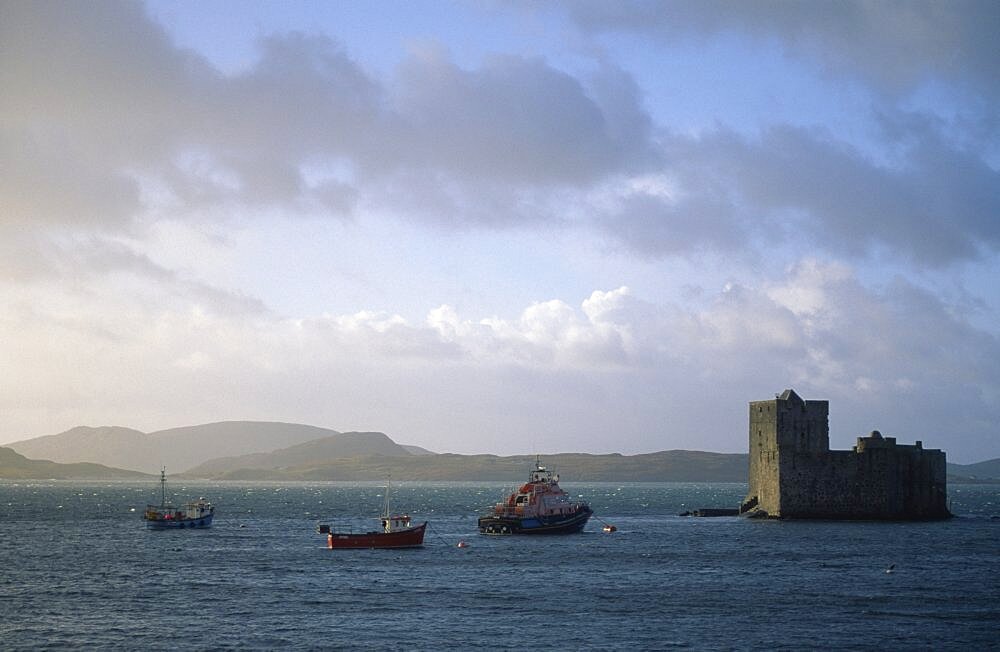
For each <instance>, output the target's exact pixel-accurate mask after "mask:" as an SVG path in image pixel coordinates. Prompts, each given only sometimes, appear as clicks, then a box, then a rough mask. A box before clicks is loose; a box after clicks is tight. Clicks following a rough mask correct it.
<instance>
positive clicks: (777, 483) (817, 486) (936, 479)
mask: <svg viewBox="0 0 1000 652" xmlns="http://www.w3.org/2000/svg"><path fill="white" fill-rule="evenodd" d="M828 412H829V405H828V403H827V401H803V400H802V399H801V398H800V397H799V396H798V395H796V394H795V392H794V391H792V390H786V391H785V393H784V394H782V395H781V396H779V397H776V398H775V399H774V400H769V401H754V402H752V403H750V419H749V422H750V433H749V435H750V469H749V491H748V494H747V497H746V499H745V501H744V503H743V505H742V506H741V512H748V511H759V512H764V513H766V514H767V515H768V516H772V517H777V518H858V519H921V518H943V517H946V516H948V515H949V514H948V509H947V496H946V482H947V469H946V459H945V454H944V452H942V451H940V450H925V449H924V448H923V447H922V445H921V443H920V442H917V443H916V445H912V446H907V445H897V444H896V440H895V439H893V438H891V437H888V438H883V437H882V436H881V435H880V434H879V433H877V432H873V433H872V435H871V436H869V437H860V438H858V440H857V445H856V446H855V447H854V450H852V451H831V450H829V420H828Z"/></svg>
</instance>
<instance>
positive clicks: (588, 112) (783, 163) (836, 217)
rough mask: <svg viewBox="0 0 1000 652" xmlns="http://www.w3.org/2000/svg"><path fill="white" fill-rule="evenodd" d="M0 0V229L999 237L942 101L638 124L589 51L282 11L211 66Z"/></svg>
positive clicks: (976, 245)
mask: <svg viewBox="0 0 1000 652" xmlns="http://www.w3.org/2000/svg"><path fill="white" fill-rule="evenodd" d="M879 6H881V5H879ZM909 6H910V5H904V6H902V7H901V8H900V11H902V12H903V14H905V15H906V16H910V17H911V18H912V19H913V21H916V22H915V23H914V25H911V27H910V29H911V32H912V33H911V32H907V34H908V36H907V35H905V34H901V33H900V34H896V33H895V32H892V31H891V30H890V35H889V36H890V38H896V39H898V40H900V42H902V41H904V40H905V39H906V38H918V37H921V36H924V37H925V36H926V34H925V32H926V29H925V27H922V25H925V21H926V20H928V18H926V17H922V16H920V15H916V14H918V12H915V11H913V10H911V9H909V8H908V7H909ZM573 7H576V8H575V9H573V10H572V13H573V15H574V16H576V17H577V18H578V20H579V21H580V22H581V24H586V25H590V26H592V27H594V29H597V24H598V21H597V18H600V24H601V25H604V26H605V28H608V29H612V28H614V29H619V28H620V29H637V30H642V29H653V30H655V29H659V28H660V27H661V26H665V27H663V28H664V29H666V28H669V29H670V30H681V31H684V30H692V29H696V30H708V31H712V32H714V31H715V30H718V29H723V28H727V27H731V28H736V27H738V26H741V27H742V28H744V29H750V30H751V31H753V30H758V31H761V30H763V31H767V30H776V31H778V32H781V33H785V32H788V33H789V34H792V35H794V34H798V33H799V32H802V33H806V32H808V33H809V34H811V36H810V39H811V40H810V42H813V41H815V42H817V43H821V44H826V47H829V48H833V47H834V45H831V44H836V43H840V40H838V39H840V38H841V37H843V38H846V34H848V31H846V27H844V25H845V22H844V21H847V20H848V19H849V18H850V17H851V16H853V17H854V18H853V20H857V21H859V23H860V24H862V25H864V26H869V25H870V24H872V21H875V24H880V23H879V22H878V21H881V20H883V18H880V17H878V16H874V17H873V15H874V14H877V13H878V12H879V11H881V10H879V9H878V8H877V7H874V6H873V5H858V6H856V7H855V10H854V12H853V13H852V11H851V10H849V9H845V10H843V11H837V12H833V13H834V14H836V17H835V18H836V19H835V20H833V21H832V22H833V25H831V26H828V27H821V24H822V23H821V22H820V21H818V20H817V21H814V22H810V21H808V20H807V18H810V17H811V16H812V12H814V11H820V10H819V9H813V8H812V7H813V5H806V6H797V7H795V8H792V11H791V12H789V13H791V14H792V16H790V17H782V16H779V13H781V12H771V11H770V10H768V11H763V13H762V14H761V15H757V14H755V13H754V12H749V11H745V10H736V9H734V8H733V7H729V9H730V10H731V11H722V12H718V14H719V15H716V12H711V11H708V10H707V9H703V8H702V5H690V4H686V3H682V4H679V5H672V4H666V5H660V4H656V3H653V4H643V3H640V4H638V5H634V6H630V8H629V10H628V11H627V12H624V13H618V10H617V9H616V8H613V7H609V6H605V5H600V6H598V7H597V8H595V7H593V6H588V5H579V6H578V7H577V6H576V5H573ZM786 9H788V8H786V7H783V9H782V11H783V12H784V11H785V10H786ZM5 11H6V13H5V20H4V21H3V26H2V27H0V29H2V30H3V32H2V33H0V37H2V38H0V42H3V43H4V53H5V56H4V57H3V59H2V63H0V82H2V85H3V87H4V89H5V92H4V93H3V95H2V96H0V116H2V118H3V120H2V122H0V124H2V125H3V126H2V127H0V163H2V165H3V167H4V169H5V170H8V171H9V172H8V173H7V174H4V175H2V176H0V229H4V230H5V231H6V232H8V233H12V232H14V231H17V232H18V233H23V232H24V231H26V230H38V229H51V228H60V229H75V230H79V231H84V232H87V233H90V234H94V235H97V234H104V235H106V236H107V235H112V236H113V235H114V234H117V233H122V232H126V233H135V232H136V231H137V230H141V228H142V226H143V225H144V224H146V223H149V222H150V221H153V220H156V219H159V218H160V217H162V216H164V215H169V216H170V217H171V218H172V219H189V220H198V219H207V216H210V215H214V216H216V217H212V218H211V219H223V220H227V219H233V218H232V217H231V216H233V215H242V216H249V215H254V214H259V213H261V212H267V211H273V210H275V209H276V210H277V212H280V213H284V214H286V215H296V214H308V215H322V216H329V217H332V218H333V219H345V218H348V217H352V216H358V215H361V214H370V213H375V214H386V213H388V214H391V215H395V216H398V218H399V219H403V220H422V221H425V222H430V223H433V224H436V225H445V226H448V227H452V228H454V227H458V228H463V227H469V226H473V227H479V226H486V227H489V228H502V227H507V226H510V225H522V226H523V225H533V224H535V225H537V224H550V223H552V224H560V225H570V224H572V225H574V226H576V227H581V226H582V227H586V226H587V225H597V226H598V228H599V229H600V230H601V231H603V232H605V233H608V234H611V235H612V237H613V238H614V239H615V240H616V241H617V242H618V243H619V244H620V245H621V246H622V247H624V248H626V249H627V250H631V251H635V252H638V253H640V254H642V255H644V256H646V257H648V258H651V259H655V258H659V257H664V256H691V255H697V253H698V252H705V251H714V252H722V253H725V254H727V255H729V254H731V253H733V252H735V253H737V254H739V255H744V254H746V255H750V256H752V255H754V252H755V251H758V250H762V249H766V248H768V247H770V246H771V245H772V244H773V243H774V242H775V241H779V242H792V243H797V242H800V243H802V244H805V245H808V246H809V247H811V248H814V249H819V250H821V251H828V252H832V253H835V254H839V255H848V256H851V257H854V258H857V259H862V258H864V257H869V256H874V255H876V254H877V253H878V252H883V251H884V252H888V253H889V254H890V255H895V256H897V257H900V258H905V259H906V260H907V261H909V262H910V263H912V264H913V265H915V266H917V267H922V266H927V265H930V266H942V265H948V264H951V263H954V262H956V261H963V260H969V259H975V258H977V257H979V256H981V255H983V254H991V253H995V252H996V251H997V250H998V248H1000V231H998V226H997V225H998V224H1000V221H998V220H997V219H995V218H996V215H997V214H998V212H1000V190H998V188H1000V182H998V179H997V177H998V174H1000V173H998V172H997V171H996V170H995V169H994V168H993V167H991V166H990V165H989V164H988V163H987V162H986V161H987V157H988V156H989V153H990V151H991V149H990V147H991V146H990V145H989V143H990V142H992V141H990V140H989V139H987V141H986V142H985V143H981V144H977V143H980V141H979V140H978V139H973V138H967V139H965V140H964V141H961V142H959V141H958V140H956V136H955V132H956V130H957V132H958V133H966V130H964V129H961V128H958V127H957V122H955V121H952V122H948V123H942V121H941V120H937V121H934V120H929V119H926V117H923V118H922V117H921V116H919V115H917V114H914V113H907V112H903V111H900V110H898V109H886V110H883V111H882V112H881V113H880V114H879V115H880V116H881V124H882V126H883V127H884V129H883V131H882V133H881V134H880V135H879V140H878V143H879V144H878V145H877V146H876V148H875V149H876V150H877V151H878V152H879V153H880V154H881V155H882V158H883V159H884V160H879V159H877V158H875V156H873V155H872V154H870V153H863V152H862V150H860V149H859V148H858V147H856V146H852V145H850V144H848V142H847V141H845V140H843V139H842V138H839V137H838V136H837V135H836V134H833V133H829V132H827V131H825V130H822V129H816V128H806V127H791V126H785V125H774V126H771V127H768V128H764V129H763V130H762V131H761V132H760V133H759V135H757V136H742V135H738V134H736V133H735V132H733V131H731V130H729V129H728V128H726V127H725V126H719V127H718V128H717V129H715V130H713V131H710V132H705V133H701V134H695V135H689V134H682V133H680V132H672V131H671V130H670V128H669V126H668V125H655V124H654V123H653V120H652V118H651V117H650V115H649V114H648V113H647V112H646V111H645V110H644V109H643V108H642V102H643V98H642V93H641V90H640V89H639V88H638V87H637V85H636V82H635V80H634V79H633V78H632V77H630V76H629V75H628V74H627V73H625V72H624V71H623V70H621V69H620V68H617V67H615V66H614V65H613V64H611V63H609V62H607V61H601V62H598V63H596V64H595V66H594V68H593V72H592V74H590V75H589V76H586V77H585V76H574V75H571V74H569V73H567V72H565V71H562V70H559V69H556V68H555V67H553V66H552V65H551V64H549V63H548V62H546V61H545V60H544V59H542V58H538V57H523V56H513V55H499V54H498V55H494V56H491V57H488V58H486V59H485V60H484V61H483V62H482V63H481V64H480V65H479V66H478V67H474V68H466V67H461V66H459V65H458V64H457V63H456V62H454V61H453V60H452V59H451V58H450V57H449V56H448V55H447V54H446V53H445V52H443V51H441V50H439V49H435V48H434V47H428V48H424V49H419V50H416V51H414V52H413V53H412V54H411V55H409V56H408V57H407V58H406V59H405V60H404V61H403V62H402V63H401V65H400V67H399V70H398V73H397V75H396V76H395V78H393V79H391V80H379V79H376V78H374V77H372V76H371V75H370V74H368V73H367V72H366V71H365V70H364V69H363V68H362V67H361V66H360V65H359V64H358V63H357V62H355V61H354V60H353V59H351V57H350V56H349V55H348V54H347V53H346V52H345V51H344V50H343V49H342V48H341V47H340V46H339V45H338V44H337V43H336V42H335V41H334V40H333V39H331V38H329V37H326V36H310V35H304V34H300V33H290V34H285V35H280V36H279V35H272V36H267V37H265V38H263V39H262V40H261V42H260V52H259V54H260V56H259V60H258V61H257V62H256V64H255V65H253V66H251V67H250V68H248V69H246V70H244V71H243V72H240V73H238V74H235V75H230V76H227V75H223V74H221V73H220V72H218V71H217V70H215V69H214V68H212V67H211V66H210V65H209V64H208V63H207V62H206V61H205V60H204V59H202V58H201V57H199V56H198V55H196V54H194V53H191V52H188V51H184V50H181V49H179V48H177V47H176V46H174V45H173V44H172V43H171V42H170V40H169V39H168V38H167V36H166V35H165V33H164V32H163V30H162V29H161V28H159V27H158V26H157V25H156V24H154V23H152V22H151V21H150V20H149V18H148V17H147V16H146V15H145V14H144V13H143V12H142V10H141V6H140V5H136V4H134V3H126V4H121V5H119V4H116V3H101V4H98V5H85V4H72V5H69V6H66V5H63V4H58V3H47V2H39V3H25V4H15V5H10V6H9V7H7V9H6V10H5ZM940 11H944V10H943V9H940V8H939V9H935V10H934V11H931V12H930V13H931V14H936V13H938V12H940ZM951 13H954V12H951ZM647 14H648V17H649V20H648V21H646V20H645V19H643V20H642V21H635V19H636V18H637V17H642V16H646V15H647ZM869 14H872V15H869ZM588 17H589V18H588ZM626 18H627V19H626ZM911 22H912V21H911ZM953 23H961V25H964V26H965V27H961V26H956V25H952V24H953ZM807 25H810V26H813V27H809V29H807V28H806V26H807ZM942 25H943V26H944V29H943V35H942V36H941V37H940V38H941V39H944V41H945V44H944V45H939V46H937V49H944V50H947V49H948V47H949V46H948V45H947V44H948V43H952V41H953V40H954V38H955V37H954V35H953V32H962V30H963V29H966V28H968V27H969V26H970V25H971V21H970V20H968V19H966V18H965V17H954V16H953V17H951V18H950V19H949V20H943V21H942ZM950 25H951V27H949V26H950ZM893 29H896V28H893ZM782 30H784V32H782ZM809 30H815V31H816V32H817V33H816V34H812V32H811V31H809ZM861 31H862V33H867V32H866V31H865V30H861ZM893 34H895V36H893ZM837 35H841V36H837ZM790 38H792V40H793V41H794V38H793V37H790ZM802 38H804V37H802ZM859 38H861V37H859ZM796 42H797V41H796ZM963 47H966V48H977V47H980V46H978V45H975V44H967V45H964V46H963ZM844 49H845V51H846V49H847V48H846V46H844ZM937 49H934V48H932V50H933V51H934V52H936V51H937ZM960 51H962V50H960ZM976 51H977V52H978V50H976ZM920 52H923V50H920ZM931 56H933V57H938V58H941V59H942V61H943V60H944V55H941V54H933V53H932V54H918V55H917V56H916V57H915V58H916V59H917V61H918V63H919V62H921V61H922V63H920V65H923V66H925V67H926V66H930V63H929V62H928V61H927V60H925V59H922V57H931ZM970 56H971V54H970ZM935 60H937V59H935ZM654 180H655V182H654ZM218 216H227V217H218ZM242 219H247V217H243V218H242ZM765 234H766V235H765Z"/></svg>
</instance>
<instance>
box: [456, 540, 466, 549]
mask: <svg viewBox="0 0 1000 652" xmlns="http://www.w3.org/2000/svg"><path fill="white" fill-rule="evenodd" d="M456 547H457V548H468V547H469V544H468V543H466V542H465V541H459V542H458V545H457V546H456Z"/></svg>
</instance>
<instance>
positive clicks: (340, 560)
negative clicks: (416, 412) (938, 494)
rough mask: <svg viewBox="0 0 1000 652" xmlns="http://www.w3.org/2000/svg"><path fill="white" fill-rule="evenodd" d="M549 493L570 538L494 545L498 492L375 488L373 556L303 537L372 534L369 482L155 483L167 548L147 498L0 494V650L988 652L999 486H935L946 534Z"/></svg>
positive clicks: (631, 496)
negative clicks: (483, 519)
mask: <svg viewBox="0 0 1000 652" xmlns="http://www.w3.org/2000/svg"><path fill="white" fill-rule="evenodd" d="M563 486H564V488H565V489H567V490H568V491H569V492H570V493H571V494H572V495H573V496H579V497H580V499H583V500H586V501H588V502H589V503H590V504H591V506H592V507H593V508H594V511H595V516H594V518H592V519H591V521H590V523H589V524H588V526H587V528H586V530H585V531H584V532H583V533H581V534H575V535H564V536H551V537H530V536H507V537H494V536H483V535H479V534H478V533H477V530H476V518H477V515H478V514H479V513H481V512H483V511H484V510H486V509H487V508H489V506H490V505H491V504H492V503H493V502H495V501H496V500H498V499H500V498H501V497H502V496H503V495H504V493H505V492H506V491H509V490H510V489H511V487H510V486H509V485H504V484H502V483H489V482H448V483H424V482H421V483H394V484H393V486H392V493H391V501H392V505H393V508H394V510H396V511H406V512H408V513H409V514H410V515H411V516H412V517H413V518H414V519H415V520H416V521H417V522H419V521H421V520H425V519H426V520H427V521H428V522H429V524H430V525H429V528H428V533H427V536H426V539H425V545H424V547H423V548H420V549H414V550H395V551H394V550H328V549H327V548H325V537H324V536H322V535H320V534H318V533H317V531H316V528H317V525H318V524H319V523H330V524H333V525H334V526H335V527H336V528H337V529H356V530H362V531H367V530H370V529H373V528H375V527H376V525H377V523H376V520H375V519H376V517H377V515H378V513H379V512H380V511H381V508H382V503H383V500H384V495H385V487H384V486H382V485H381V484H380V483H376V482H372V483H365V482H362V483H339V482H332V483H280V484H279V483H249V484H248V483H231V482H229V483H208V482H198V483H192V482H183V481H180V480H177V481H168V484H167V488H168V494H169V495H170V496H171V497H173V499H174V501H175V502H183V501H184V500H187V499H193V498H198V497H202V496H203V497H205V498H206V499H208V500H210V501H212V502H213V503H214V504H215V505H216V518H215V523H214V525H213V527H211V528H209V529H204V530H183V531H153V530H147V529H146V527H145V523H144V522H143V520H142V512H143V508H144V507H145V505H146V503H147V502H154V503H155V502H159V484H158V482H147V483H123V482H89V483H71V482H59V481H21V482H15V481H4V482H0V649H2V650H49V649H60V650H62V649H86V650H103V649H108V650H132V649H136V650H137V649H142V650H177V649H182V650H187V649H192V650H226V649H236V650H278V649H295V650H315V649H326V650H431V649H434V650H436V649H443V648H446V649H453V650H477V649H497V650H626V649H627V650H669V649H691V650H988V649H1000V485H952V486H949V499H950V501H951V509H952V511H953V512H954V513H955V514H956V517H955V518H952V519H949V520H947V521H938V522H927V523H885V522H831V521H767V520H748V519H740V518H737V517H719V518H692V517H685V516H680V515H679V514H680V513H682V512H685V511H689V510H692V509H696V508H700V507H732V506H736V505H738V504H739V502H740V499H741V498H743V496H744V494H745V492H746V487H745V485H741V484H674V483H662V484H661V483H586V484H572V483H564V484H563ZM605 524H612V525H614V526H615V527H616V528H617V531H615V532H613V533H610V534H608V533H605V532H603V531H602V527H603V526H604V525H605ZM463 541H464V542H465V543H467V544H468V545H467V546H466V547H459V546H458V544H459V542H463ZM889 570H891V572H887V571H889Z"/></svg>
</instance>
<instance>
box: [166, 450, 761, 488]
mask: <svg viewBox="0 0 1000 652" xmlns="http://www.w3.org/2000/svg"><path fill="white" fill-rule="evenodd" d="M535 460H536V457H535V456H534V455H512V456H509V457H500V456H497V455H456V454H453V453H439V454H437V455H414V456H410V457H406V458H402V457H399V456H386V455H365V456H360V457H343V458H337V459H328V460H319V459H317V460H313V461H311V462H307V463H304V464H299V465H297V466H290V467H277V466H273V465H271V466H268V467H266V468H260V467H258V468H238V469H231V470H227V471H223V472H221V473H217V474H209V475H195V471H196V469H192V471H191V473H190V474H186V475H191V476H195V477H203V478H205V479H212V480H240V481H253V480H270V481H303V480H308V481H328V480H384V479H385V478H387V477H390V476H391V477H392V479H393V480H412V481H421V480H424V481H449V480H483V481H505V482H518V481H521V480H523V479H524V478H525V476H526V475H527V474H528V472H529V471H530V470H531V469H533V468H534V465H535ZM541 462H542V463H543V464H544V465H545V466H547V467H548V468H549V469H552V470H553V471H555V472H557V473H559V474H560V475H561V476H562V479H563V481H565V482H746V477H747V455H746V454H744V453H706V452H701V451H676V450H675V451H661V452H658V453H645V454H642V455H620V454H618V453H613V454H609V455H591V454H587V453H556V454H552V455H543V456H541ZM207 467H208V465H204V466H202V467H200V468H201V469H202V470H203V471H204V470H210V469H208V468H207Z"/></svg>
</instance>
